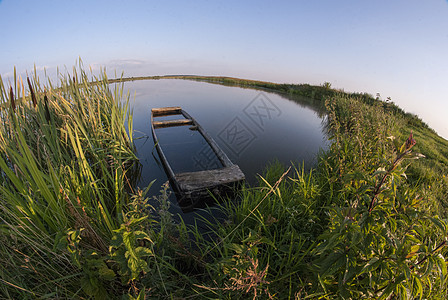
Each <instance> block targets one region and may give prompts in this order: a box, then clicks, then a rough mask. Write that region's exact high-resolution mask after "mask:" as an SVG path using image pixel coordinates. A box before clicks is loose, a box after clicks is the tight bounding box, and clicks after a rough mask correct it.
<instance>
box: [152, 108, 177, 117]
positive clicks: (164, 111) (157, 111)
mask: <svg viewBox="0 0 448 300" xmlns="http://www.w3.org/2000/svg"><path fill="white" fill-rule="evenodd" d="M151 111H152V115H153V117H163V116H170V115H179V114H181V112H182V108H181V107H180V106H173V107H160V108H153V109H152V110H151Z"/></svg>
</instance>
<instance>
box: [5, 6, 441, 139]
mask: <svg viewBox="0 0 448 300" xmlns="http://www.w3.org/2000/svg"><path fill="white" fill-rule="evenodd" d="M0 26H1V28H2V31H1V34H0V38H1V45H2V46H1V47H0V57H1V60H0V74H1V75H2V77H3V78H8V77H9V76H11V73H12V71H13V67H14V66H16V67H17V70H18V72H19V73H25V72H26V71H27V70H28V71H31V70H32V69H33V66H34V64H36V66H37V68H38V69H39V70H41V69H43V68H46V69H47V71H48V73H50V74H51V73H54V72H55V70H56V67H57V66H59V67H60V69H64V66H66V67H67V68H68V69H71V67H72V66H73V65H74V64H75V63H76V61H77V59H78V57H81V58H82V60H83V62H84V65H85V66H91V67H92V68H93V70H98V69H99V67H100V66H102V67H106V68H107V69H108V70H109V71H113V70H117V71H118V72H119V73H121V72H122V71H123V72H124V74H125V76H137V75H164V74H200V75H224V76H235V77H241V78H248V79H258V80H267V81H274V82H280V83H283V82H287V83H310V84H321V83H323V82H325V81H328V82H330V83H331V84H332V86H333V87H336V88H343V89H345V90H346V91H358V92H368V93H371V94H373V95H375V94H376V93H380V94H381V96H382V97H383V98H384V99H385V98H386V97H391V98H392V100H393V101H394V102H396V103H397V104H398V105H399V106H401V107H402V108H404V109H405V110H406V111H408V112H412V113H416V114H418V115H419V116H420V117H421V118H422V119H423V120H424V121H425V122H427V123H428V124H429V125H430V126H431V127H433V128H434V129H435V130H436V131H437V132H438V133H439V134H440V135H442V136H444V137H445V138H448V120H447V117H446V114H447V113H448V99H447V98H448V55H447V53H448V2H447V1H446V0H425V1H421V0H415V1H414V0H394V1H390V0H389V1H383V0H377V1H354V0H352V1H347V0H340V1H334V0H320V1H222V2H221V1H137V0H128V1H114V0H108V1H92V0H89V1H84V0H82V1H56V0H39V1H33V0H28V1H25V0H0Z"/></svg>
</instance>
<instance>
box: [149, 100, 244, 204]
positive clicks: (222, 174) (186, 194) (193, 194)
mask: <svg viewBox="0 0 448 300" xmlns="http://www.w3.org/2000/svg"><path fill="white" fill-rule="evenodd" d="M170 115H182V116H183V117H184V119H179V120H166V121H155V120H154V118H155V117H164V116H170ZM188 125H190V126H193V128H194V129H195V130H197V131H198V132H199V133H200V134H201V135H202V137H203V138H204V139H205V141H206V142H207V143H208V145H210V147H211V148H212V150H213V152H214V153H215V155H216V156H217V158H218V159H219V161H220V162H221V163H222V165H223V167H222V168H219V169H212V170H204V171H196V172H184V173H174V171H173V169H172V168H171V166H170V164H169V162H168V160H167V158H166V156H165V154H164V153H163V151H162V148H161V146H160V144H159V140H158V138H157V135H156V129H158V128H165V127H174V126H188ZM151 130H152V136H153V138H154V144H155V147H156V149H157V153H158V154H159V157H160V160H161V162H162V165H163V167H164V169H165V172H166V173H167V175H168V177H169V179H170V183H171V185H172V187H173V189H174V191H175V192H176V194H177V196H178V197H177V198H178V202H179V205H180V206H181V207H184V208H185V207H190V208H192V207H193V206H195V203H196V202H198V201H199V200H200V199H203V198H205V197H208V198H210V196H214V197H219V196H223V195H228V194H229V192H233V191H234V189H235V187H237V186H238V185H239V184H241V183H242V182H243V181H244V179H245V176H244V173H243V172H242V171H241V169H240V168H239V167H238V165H235V164H233V163H232V161H231V160H230V159H229V158H228V157H227V155H226V154H225V153H224V151H222V150H221V148H219V146H218V144H216V142H215V141H214V140H213V138H212V137H211V136H210V135H209V134H208V133H207V132H206V131H205V130H204V129H203V128H202V126H201V125H199V123H198V122H196V120H195V119H194V118H193V117H192V116H190V115H189V114H188V113H187V112H186V111H184V110H183V109H182V108H181V107H179V106H175V107H161V108H153V109H152V110H151Z"/></svg>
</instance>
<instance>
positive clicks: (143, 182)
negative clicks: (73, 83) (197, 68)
mask: <svg viewBox="0 0 448 300" xmlns="http://www.w3.org/2000/svg"><path fill="white" fill-rule="evenodd" d="M125 89H126V90H127V91H129V92H130V95H131V107H132V108H133V114H134V138H135V144H136V146H137V151H138V157H139V158H140V161H141V163H142V174H141V179H140V183H139V186H140V187H142V188H144V187H146V186H147V185H148V184H149V183H150V182H151V181H152V180H154V179H155V180H156V182H155V184H154V186H153V187H152V193H151V194H153V195H156V194H157V191H158V190H159V189H160V186H161V185H162V184H163V183H165V182H166V181H167V180H168V178H167V176H166V174H165V171H164V169H163V167H162V165H161V164H160V160H159V157H158V154H157V151H156V150H155V148H154V141H153V139H152V135H151V124H150V120H151V118H150V116H151V109H152V108H155V107H166V106H181V107H182V108H183V109H184V110H185V111H187V112H188V113H189V114H190V115H191V116H192V117H193V118H195V119H196V120H197V121H198V122H199V124H201V125H202V127H203V128H204V129H205V130H206V131H207V132H208V133H209V135H210V136H211V137H212V138H213V139H214V140H215V141H216V142H217V143H218V145H219V146H220V147H221V148H222V149H223V150H224V152H225V153H226V154H227V156H228V157H229V158H230V160H231V161H232V162H234V163H235V164H238V165H239V166H240V168H241V170H242V171H243V172H244V174H245V175H246V181H247V182H248V183H249V184H254V183H255V182H256V178H257V176H258V174H262V173H263V170H264V169H265V166H266V164H267V163H269V162H272V161H275V160H278V161H280V162H281V163H283V164H285V165H290V164H291V162H294V163H302V162H304V163H305V166H306V167H310V166H312V165H313V164H314V163H315V162H316V155H317V153H318V152H319V149H320V148H323V149H325V148H326V147H327V139H326V136H325V133H324V130H323V121H322V120H323V117H324V115H323V113H322V110H319V109H318V108H315V107H313V105H312V100H310V99H293V100H291V99H288V98H286V97H285V96H281V95H279V94H275V93H272V92H266V91H260V90H254V89H243V88H239V87H229V86H222V85H215V84H210V83H205V82H196V81H188V80H174V79H161V80H141V81H133V82H126V83H125ZM177 118H179V116H174V119H177ZM166 119H173V116H171V117H166ZM156 133H157V136H158V138H159V140H160V144H161V147H162V149H163V151H164V153H165V154H166V156H167V159H168V160H169V162H170V164H171V166H172V168H173V170H174V172H185V171H194V170H202V169H210V168H216V167H218V163H219V162H217V161H216V160H213V159H210V157H211V156H210V155H209V154H210V151H209V149H207V145H206V144H205V142H204V141H203V139H202V138H200V137H199V136H198V133H197V132H196V131H191V130H189V127H188V126H182V127H175V128H173V127H172V128H164V129H157V131H156ZM170 200H171V209H172V212H173V213H174V214H177V213H179V214H181V215H182V214H183V213H182V211H181V209H180V208H179V207H178V206H177V202H176V198H175V197H174V196H173V195H172V197H171V199H170ZM189 215H192V214H184V215H183V218H184V220H185V221H186V222H188V219H191V218H194V217H192V216H189Z"/></svg>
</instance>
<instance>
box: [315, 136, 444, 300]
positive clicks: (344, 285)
mask: <svg viewBox="0 0 448 300" xmlns="http://www.w3.org/2000/svg"><path fill="white" fill-rule="evenodd" d="M394 145H395V154H394V158H393V159H392V160H391V162H390V164H389V166H388V168H387V169H383V168H379V169H378V170H377V171H376V172H375V173H374V174H373V175H370V174H363V173H360V172H356V173H351V174H347V176H345V178H344V181H346V182H349V185H350V186H349V187H348V186H347V187H348V189H349V190H350V194H351V197H349V199H348V200H349V202H348V203H346V204H345V205H344V206H343V207H337V208H333V209H332V213H331V217H330V226H329V230H328V231H327V232H326V233H324V234H323V235H322V236H321V237H320V240H321V243H320V244H319V246H318V247H317V248H316V249H315V254H316V255H318V256H319V257H320V258H319V259H318V260H317V261H316V266H317V267H318V270H319V273H318V276H319V281H320V284H321V286H322V288H323V290H324V291H325V293H327V295H334V296H336V295H337V296H338V297H342V298H344V299H349V298H380V299H386V298H388V297H390V296H392V295H394V296H395V297H400V298H401V299H408V298H409V297H411V298H414V297H419V298H420V299H421V298H422V297H423V296H424V295H425V293H426V292H427V291H425V290H424V287H425V285H426V283H427V282H430V281H433V278H434V276H437V278H438V279H437V280H436V281H437V282H439V284H441V285H444V284H445V283H446V282H445V280H446V272H447V267H446V263H445V259H444V257H443V256H442V254H441V253H440V252H439V250H441V248H442V247H443V246H444V245H445V240H444V239H443V238H442V239H441V238H440V236H442V237H445V236H446V234H447V226H446V223H445V221H443V220H442V219H440V218H439V217H437V216H432V215H431V214H428V211H426V210H425V209H424V206H425V205H424V203H422V199H421V198H420V196H419V195H418V191H417V190H415V189H409V188H407V187H406V186H404V188H403V186H402V185H400V182H401V181H402V179H403V178H404V177H405V173H404V171H405V169H406V167H405V166H403V165H402V163H403V161H405V160H406V159H416V158H420V157H423V156H422V155H421V154H419V153H413V152H412V150H411V148H412V147H413V146H414V145H415V140H414V139H413V137H412V134H411V135H410V136H409V138H408V139H407V140H406V142H405V143H404V144H403V145H401V146H400V145H398V143H394ZM432 225H435V226H432ZM436 229H437V230H439V232H437V231H436ZM438 240H439V241H438ZM440 240H442V241H440ZM433 284H434V283H433Z"/></svg>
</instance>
